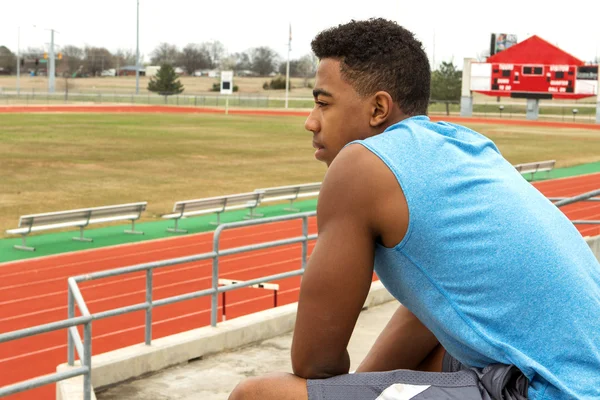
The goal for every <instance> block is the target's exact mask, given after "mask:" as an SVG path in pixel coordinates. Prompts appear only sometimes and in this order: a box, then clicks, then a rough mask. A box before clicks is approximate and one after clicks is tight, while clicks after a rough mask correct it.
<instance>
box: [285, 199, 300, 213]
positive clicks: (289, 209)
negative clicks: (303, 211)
mask: <svg viewBox="0 0 600 400" xmlns="http://www.w3.org/2000/svg"><path fill="white" fill-rule="evenodd" d="M294 200H295V199H294ZM294 200H290V206H289V207H288V208H284V209H283V210H284V211H293V212H300V209H298V208H294Z"/></svg>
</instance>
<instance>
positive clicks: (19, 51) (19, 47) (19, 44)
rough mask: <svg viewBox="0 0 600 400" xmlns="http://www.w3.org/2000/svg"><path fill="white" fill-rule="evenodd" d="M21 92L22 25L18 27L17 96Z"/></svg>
mask: <svg viewBox="0 0 600 400" xmlns="http://www.w3.org/2000/svg"><path fill="white" fill-rule="evenodd" d="M19 93H21V27H20V26H19V27H18V28H17V96H18V95H19Z"/></svg>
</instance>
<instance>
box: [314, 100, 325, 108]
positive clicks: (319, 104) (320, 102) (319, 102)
mask: <svg viewBox="0 0 600 400" xmlns="http://www.w3.org/2000/svg"><path fill="white" fill-rule="evenodd" d="M315 104H316V105H317V106H319V107H325V106H326V105H327V104H325V103H323V102H322V101H315Z"/></svg>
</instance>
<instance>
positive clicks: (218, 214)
mask: <svg viewBox="0 0 600 400" xmlns="http://www.w3.org/2000/svg"><path fill="white" fill-rule="evenodd" d="M210 224H211V225H217V226H219V225H221V213H220V212H218V213H217V222H214V221H213V222H211V223H210Z"/></svg>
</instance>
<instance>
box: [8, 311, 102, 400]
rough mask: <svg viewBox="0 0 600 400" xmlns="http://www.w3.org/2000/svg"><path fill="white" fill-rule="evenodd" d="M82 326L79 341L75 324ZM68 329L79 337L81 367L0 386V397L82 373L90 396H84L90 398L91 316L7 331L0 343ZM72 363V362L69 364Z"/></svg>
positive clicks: (78, 351)
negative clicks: (81, 336)
mask: <svg viewBox="0 0 600 400" xmlns="http://www.w3.org/2000/svg"><path fill="white" fill-rule="evenodd" d="M78 325H83V326H84V341H83V344H82V343H81V338H79V332H78V331H77V328H76V327H77V326H78ZM65 328H67V329H69V331H71V330H73V331H74V332H75V333H76V334H77V337H78V338H79V345H78V346H77V353H78V355H79V359H80V360H83V362H82V363H81V367H79V368H73V369H70V370H68V371H63V372H57V373H54V374H49V375H44V376H40V377H37V378H33V379H28V380H26V381H23V382H19V383H15V384H13V385H8V386H4V387H2V388H0V397H4V396H9V395H11V394H15V393H19V392H24V391H26V390H31V389H35V388H37V387H40V386H44V385H47V384H50V383H56V382H59V381H62V380H64V379H69V378H74V377H76V376H80V375H84V393H85V387H86V384H87V387H88V388H89V390H88V392H89V393H90V395H89V396H90V397H87V396H86V397H85V399H86V400H89V399H90V398H91V383H90V378H91V357H92V355H91V342H92V340H91V335H92V330H91V328H92V317H91V316H89V315H88V316H81V317H77V318H69V319H67V320H63V321H58V322H52V323H50V324H44V325H39V326H35V327H32V328H26V329H20V330H18V331H13V332H8V333H4V334H2V335H0V343H4V342H8V341H11V340H16V339H22V338H26V337H29V336H34V335H40V334H42V333H47V332H53V331H57V330H60V329H65ZM71 365H73V364H71Z"/></svg>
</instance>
